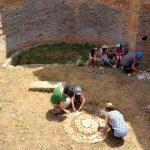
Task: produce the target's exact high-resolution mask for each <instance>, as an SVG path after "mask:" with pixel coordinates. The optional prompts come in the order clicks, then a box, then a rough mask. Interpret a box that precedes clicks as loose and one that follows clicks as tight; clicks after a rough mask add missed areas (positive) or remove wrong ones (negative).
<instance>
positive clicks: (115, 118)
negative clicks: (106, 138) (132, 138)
mask: <svg viewBox="0 0 150 150" xmlns="http://www.w3.org/2000/svg"><path fill="white" fill-rule="evenodd" d="M105 111H106V112H107V113H105V127H104V128H103V130H104V131H108V129H110V130H111V133H112V134H113V136H114V137H117V138H123V137H124V136H125V135H126V134H127V133H128V127H127V125H126V123H125V120H124V118H123V115H122V114H121V113H120V112H119V111H118V110H116V109H115V108H114V105H112V103H106V104H105Z"/></svg>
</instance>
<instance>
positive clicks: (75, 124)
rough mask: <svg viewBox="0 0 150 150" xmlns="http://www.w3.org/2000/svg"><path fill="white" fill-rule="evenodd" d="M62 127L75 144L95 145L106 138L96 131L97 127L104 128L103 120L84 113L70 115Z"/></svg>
mask: <svg viewBox="0 0 150 150" xmlns="http://www.w3.org/2000/svg"><path fill="white" fill-rule="evenodd" d="M63 126H64V130H65V131H66V132H67V134H68V136H69V137H70V138H71V139H73V140H75V141H76V142H83V143H96V142H100V141H103V140H104V139H105V137H106V135H104V134H103V133H101V132H99V131H98V127H99V126H104V120H102V119H100V118H99V117H93V116H91V115H88V114H86V113H84V112H75V113H71V114H70V115H69V116H68V118H66V120H65V121H64V123H63Z"/></svg>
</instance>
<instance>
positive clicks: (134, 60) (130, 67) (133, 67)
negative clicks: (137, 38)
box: [121, 51, 143, 73]
mask: <svg viewBox="0 0 150 150" xmlns="http://www.w3.org/2000/svg"><path fill="white" fill-rule="evenodd" d="M142 58H143V53H142V52H140V51H139V52H137V53H136V54H135V53H134V52H129V53H128V54H126V55H125V56H124V57H123V58H122V59H121V66H122V67H123V69H124V71H125V72H126V73H132V72H138V71H140V70H138V69H137V65H138V64H139V61H141V59H142Z"/></svg>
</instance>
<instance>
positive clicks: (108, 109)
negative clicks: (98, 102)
mask: <svg viewBox="0 0 150 150" xmlns="http://www.w3.org/2000/svg"><path fill="white" fill-rule="evenodd" d="M113 110H116V109H115V108H114V105H113V104H112V103H111V102H108V103H106V104H105V111H107V112H109V111H113Z"/></svg>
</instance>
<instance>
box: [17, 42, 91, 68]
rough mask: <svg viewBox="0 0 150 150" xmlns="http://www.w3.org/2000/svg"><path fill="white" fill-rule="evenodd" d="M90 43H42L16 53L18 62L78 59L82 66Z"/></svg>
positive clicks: (65, 61) (52, 61)
mask: <svg viewBox="0 0 150 150" xmlns="http://www.w3.org/2000/svg"><path fill="white" fill-rule="evenodd" d="M90 48H91V45H90V44H88V43H86V44H77V43H76V44H67V43H53V44H43V45H40V46H37V47H33V48H30V49H29V50H28V51H26V52H21V53H19V55H18V64H19V65H22V64H53V63H59V64H66V63H76V62H77V61H78V60H80V64H79V66H83V65H84V64H85V63H86V62H87V59H88V52H89V49H90Z"/></svg>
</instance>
